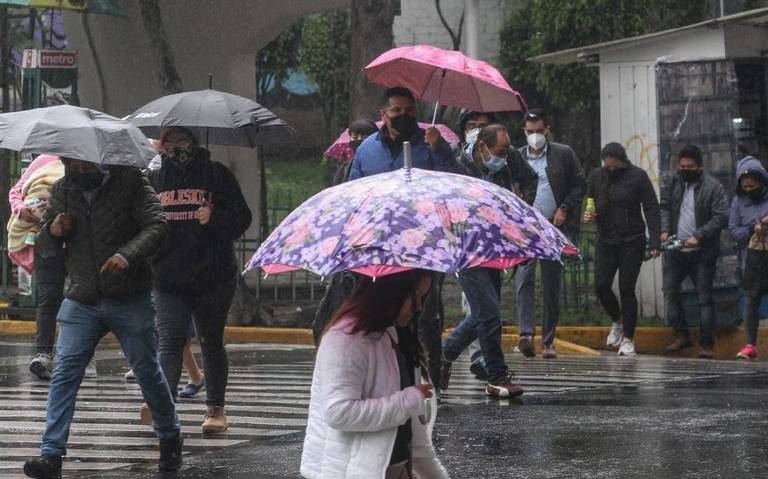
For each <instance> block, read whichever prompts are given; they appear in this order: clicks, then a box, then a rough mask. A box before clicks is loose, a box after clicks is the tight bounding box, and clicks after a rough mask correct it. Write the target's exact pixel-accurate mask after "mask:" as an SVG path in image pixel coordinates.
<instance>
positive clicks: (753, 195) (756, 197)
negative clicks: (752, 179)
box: [744, 186, 766, 203]
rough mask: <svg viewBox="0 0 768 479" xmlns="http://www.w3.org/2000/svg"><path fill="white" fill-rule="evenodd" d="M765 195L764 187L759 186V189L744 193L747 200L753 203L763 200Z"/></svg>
mask: <svg viewBox="0 0 768 479" xmlns="http://www.w3.org/2000/svg"><path fill="white" fill-rule="evenodd" d="M765 193H766V187H765V186H761V187H760V188H757V189H754V190H751V191H745V192H744V195H745V196H746V197H747V198H749V199H750V200H752V201H754V202H755V203H757V202H759V201H761V200H762V199H763V198H765Z"/></svg>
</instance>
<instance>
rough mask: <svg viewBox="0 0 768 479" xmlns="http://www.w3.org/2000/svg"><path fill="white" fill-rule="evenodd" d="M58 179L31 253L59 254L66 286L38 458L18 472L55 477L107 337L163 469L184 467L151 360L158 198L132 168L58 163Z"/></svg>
mask: <svg viewBox="0 0 768 479" xmlns="http://www.w3.org/2000/svg"><path fill="white" fill-rule="evenodd" d="M62 161H63V162H64V167H65V174H64V178H63V179H61V180H59V181H57V182H56V183H55V184H54V185H53V188H52V189H51V195H50V198H49V205H48V209H47V210H46V211H45V214H44V215H43V219H42V225H41V228H40V233H39V234H38V236H37V243H36V245H37V247H38V248H40V254H41V255H42V256H44V257H51V256H53V255H56V254H61V250H62V249H63V248H65V249H66V255H65V264H66V270H67V273H68V275H69V280H70V283H69V286H68V288H67V290H66V293H65V299H64V301H63V302H62V304H61V309H60V310H59V313H58V321H59V338H58V342H57V344H56V357H57V360H56V367H55V369H54V371H53V376H52V378H51V381H50V384H49V386H48V406H47V409H46V423H45V432H44V433H43V440H42V446H41V448H40V452H41V456H40V457H39V458H35V459H31V460H29V461H27V462H26V464H25V465H24V472H25V473H26V474H27V476H29V477H34V478H38V479H48V478H59V477H61V457H62V456H63V455H65V454H66V444H67V438H68V437H69V428H70V424H71V422H72V416H73V415H74V412H75V400H76V396H77V392H78V390H79V388H80V383H81V381H82V379H83V374H84V371H85V367H86V365H87V364H88V361H89V360H90V359H91V357H93V352H94V350H95V349H96V345H97V344H98V342H99V340H100V339H101V337H102V336H103V335H104V334H106V333H107V332H109V331H111V332H112V333H114V334H115V336H116V337H117V339H118V341H119V342H120V344H121V345H122V347H123V352H124V353H125V356H126V358H127V359H128V363H129V364H130V365H131V367H132V368H133V370H134V372H135V374H136V380H137V382H138V383H139V386H140V387H141V391H142V394H143V396H144V398H145V399H146V401H147V403H148V404H149V405H150V407H151V411H152V419H153V424H154V427H155V432H156V434H157V436H158V438H159V439H160V463H159V468H160V470H162V471H174V470H177V469H178V468H179V467H180V466H181V448H182V442H183V439H182V436H181V433H180V428H181V424H180V423H179V419H178V417H177V416H176V407H175V405H174V402H173V397H172V395H171V391H170V389H169V388H168V383H167V381H166V380H165V377H164V376H163V372H162V370H161V369H160V365H159V364H158V362H157V356H156V354H155V339H154V338H155V331H154V316H155V312H154V308H153V305H152V297H151V294H150V288H151V278H152V270H151V266H150V264H149V258H151V257H152V255H154V254H155V253H156V252H157V251H158V249H159V248H160V246H161V244H162V243H163V241H164V240H165V237H166V232H167V230H166V222H165V219H164V218H163V209H162V206H161V205H160V202H159V201H158V198H157V195H156V194H155V192H154V191H153V190H152V187H151V186H150V185H149V182H148V181H147V179H146V178H145V177H144V175H142V173H141V172H140V171H139V170H138V169H136V168H131V167H124V166H109V167H97V166H96V165H95V164H93V163H89V162H87V161H82V160H76V159H69V158H62Z"/></svg>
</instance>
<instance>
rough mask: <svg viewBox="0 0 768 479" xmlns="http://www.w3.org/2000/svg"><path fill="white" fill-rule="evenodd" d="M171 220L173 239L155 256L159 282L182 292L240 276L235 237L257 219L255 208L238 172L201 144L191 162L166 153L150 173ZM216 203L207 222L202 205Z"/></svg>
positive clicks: (201, 289) (163, 287) (159, 285)
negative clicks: (200, 211) (215, 159)
mask: <svg viewBox="0 0 768 479" xmlns="http://www.w3.org/2000/svg"><path fill="white" fill-rule="evenodd" d="M149 178H150V181H151V183H152V186H153V187H154V188H155V191H157V194H158V195H159V196H160V202H161V203H162V205H163V209H164V210H165V218H166V221H167V222H168V239H167V240H166V242H165V244H164V245H163V247H162V249H161V250H160V251H159V252H158V253H157V255H156V256H155V260H154V268H155V287H156V288H157V289H159V290H161V291H166V292H170V293H177V294H199V293H202V292H204V291H206V290H209V289H210V287H211V286H212V285H215V284H218V283H220V282H224V281H230V280H233V279H234V278H235V275H236V274H237V271H238V265H237V260H236V257H235V250H234V245H233V243H234V241H235V240H237V239H238V238H239V237H240V236H242V234H243V233H245V230H246V229H248V227H249V226H250V224H251V210H250V209H249V208H248V204H247V203H246V202H245V198H243V194H242V192H241V191H240V186H239V185H238V183H237V180H236V179H235V177H234V175H232V173H231V172H230V171H229V170H228V169H227V168H226V167H225V166H224V165H222V164H221V163H216V162H213V161H211V159H210V153H209V152H208V150H205V149H203V148H197V149H196V150H195V153H194V156H193V157H192V158H191V159H190V160H189V161H188V162H187V163H185V164H179V163H177V162H174V161H172V160H170V159H169V158H167V157H163V159H162V166H161V168H160V169H159V170H154V171H151V172H150V173H149ZM207 202H210V203H211V204H212V205H213V211H212V214H211V220H210V221H209V222H208V224H206V225H201V224H200V221H199V220H197V219H196V217H195V212H196V211H197V209H198V208H200V207H201V206H203V205H204V204H206V203H207Z"/></svg>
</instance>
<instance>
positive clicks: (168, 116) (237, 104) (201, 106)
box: [125, 89, 295, 148]
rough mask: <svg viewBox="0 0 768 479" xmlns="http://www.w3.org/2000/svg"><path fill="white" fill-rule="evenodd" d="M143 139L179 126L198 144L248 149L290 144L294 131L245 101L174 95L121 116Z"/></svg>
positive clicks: (211, 93) (205, 93)
mask: <svg viewBox="0 0 768 479" xmlns="http://www.w3.org/2000/svg"><path fill="white" fill-rule="evenodd" d="M125 119H126V120H128V121H130V122H132V123H133V124H134V125H136V126H138V127H139V128H141V131H143V132H144V133H145V134H146V135H147V136H149V137H152V138H157V137H159V135H160V131H161V130H162V129H163V128H167V127H171V126H183V127H184V128H187V129H189V130H191V131H192V132H193V133H194V134H195V136H196V137H197V140H198V141H200V142H201V143H210V144H214V145H234V146H246V147H249V148H252V147H254V146H257V145H268V144H279V143H285V142H287V141H290V140H291V139H292V138H293V135H294V133H295V130H294V129H293V128H291V127H290V126H289V125H288V124H287V123H285V122H284V121H283V120H281V119H280V118H279V117H278V116H277V115H275V114H274V113H272V112H271V111H269V110H267V109H266V108H264V107H263V106H261V105H259V104H258V103H256V102H255V101H252V100H249V99H248V98H245V97H242V96H238V95H232V94H230V93H224V92H220V91H217V90H211V89H208V90H197V91H189V92H184V93H176V94H173V95H168V96H164V97H162V98H158V99H157V100H154V101H151V102H149V103H147V104H146V105H144V106H143V107H141V108H139V109H138V110H136V111H135V112H133V113H131V114H130V115H128V116H126V117H125Z"/></svg>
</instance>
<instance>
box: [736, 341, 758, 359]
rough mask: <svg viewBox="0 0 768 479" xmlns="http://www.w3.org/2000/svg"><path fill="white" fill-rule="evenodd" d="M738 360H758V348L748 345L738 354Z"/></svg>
mask: <svg viewBox="0 0 768 479" xmlns="http://www.w3.org/2000/svg"><path fill="white" fill-rule="evenodd" d="M736 359H757V346H755V345H754V344H747V345H746V346H744V347H743V348H741V351H739V352H738V354H736Z"/></svg>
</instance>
